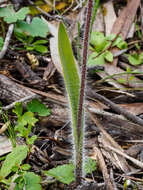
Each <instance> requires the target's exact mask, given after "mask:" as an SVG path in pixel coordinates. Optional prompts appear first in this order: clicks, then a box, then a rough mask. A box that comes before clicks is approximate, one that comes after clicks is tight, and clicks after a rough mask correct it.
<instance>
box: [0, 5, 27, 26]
mask: <svg viewBox="0 0 143 190" xmlns="http://www.w3.org/2000/svg"><path fill="white" fill-rule="evenodd" d="M28 13H29V8H28V7H23V8H21V9H20V10H19V11H18V12H15V11H14V9H13V6H11V5H10V6H7V7H3V8H0V17H4V21H5V22H7V23H8V24H9V23H14V22H16V21H18V20H24V19H25V17H26V15H27V14H28Z"/></svg>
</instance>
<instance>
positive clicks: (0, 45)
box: [0, 37, 4, 51]
mask: <svg viewBox="0 0 143 190" xmlns="http://www.w3.org/2000/svg"><path fill="white" fill-rule="evenodd" d="M3 44H4V41H3V38H2V37H0V51H1V50H2V47H3Z"/></svg>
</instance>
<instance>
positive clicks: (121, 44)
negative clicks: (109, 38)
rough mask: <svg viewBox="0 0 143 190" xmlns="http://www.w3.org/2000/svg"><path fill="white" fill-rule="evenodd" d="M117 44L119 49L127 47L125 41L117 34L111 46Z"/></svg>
mask: <svg viewBox="0 0 143 190" xmlns="http://www.w3.org/2000/svg"><path fill="white" fill-rule="evenodd" d="M115 46H117V47H118V48H120V49H126V48H128V44H127V42H125V41H124V40H122V38H121V36H118V38H117V39H116V40H115V41H114V42H113V44H112V47H115Z"/></svg>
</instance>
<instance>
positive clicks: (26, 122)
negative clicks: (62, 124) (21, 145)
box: [13, 99, 50, 145]
mask: <svg viewBox="0 0 143 190" xmlns="http://www.w3.org/2000/svg"><path fill="white" fill-rule="evenodd" d="M27 109H28V111H27V112H25V113H23V107H22V103H16V104H15V107H14V109H13V112H14V113H15V114H16V115H17V118H18V120H17V125H16V126H15V131H17V132H18V134H17V135H18V136H21V137H23V138H25V139H26V142H27V144H28V145H32V144H33V143H34V141H35V140H36V139H37V136H36V135H33V136H32V137H29V134H30V132H31V129H32V127H33V126H35V124H36V122H37V121H38V119H37V118H35V116H34V113H35V112H36V113H38V115H39V116H48V115H50V110H49V109H48V108H46V106H45V105H44V104H42V103H41V102H40V101H39V100H38V99H33V100H32V101H31V102H28V103H27Z"/></svg>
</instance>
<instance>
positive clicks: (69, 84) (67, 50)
mask: <svg viewBox="0 0 143 190" xmlns="http://www.w3.org/2000/svg"><path fill="white" fill-rule="evenodd" d="M58 48H59V56H60V61H61V64H62V68H63V74H64V80H65V85H66V88H67V92H68V96H69V101H70V106H71V111H72V127H73V133H74V139H75V144H76V145H77V112H78V103H79V89H80V79H79V73H78V69H77V65H76V62H75V59H74V56H73V51H72V47H71V44H70V40H69V37H68V34H67V32H66V29H65V26H64V25H63V23H62V22H61V23H60V25H59V31H58Z"/></svg>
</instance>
